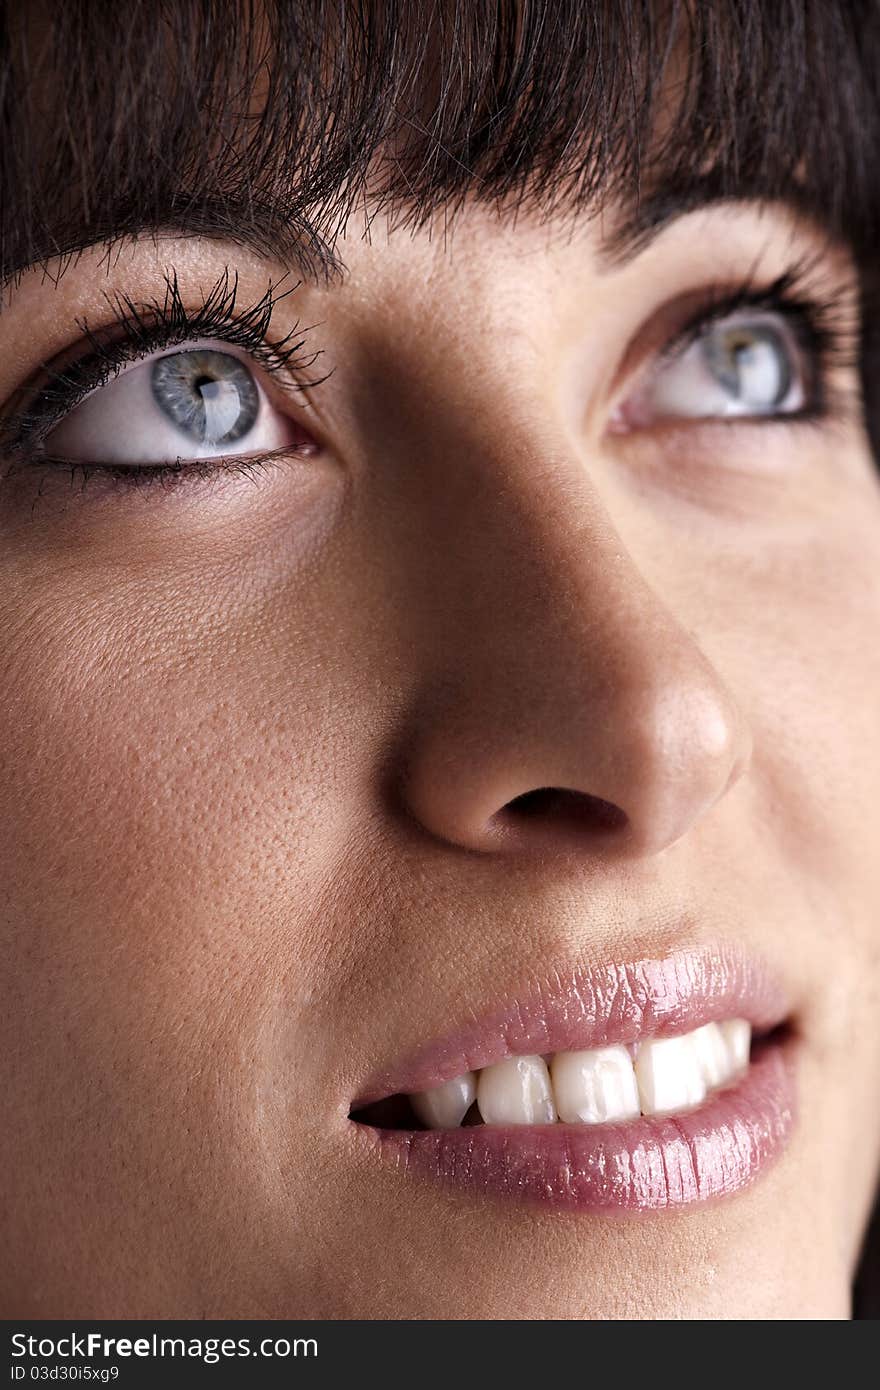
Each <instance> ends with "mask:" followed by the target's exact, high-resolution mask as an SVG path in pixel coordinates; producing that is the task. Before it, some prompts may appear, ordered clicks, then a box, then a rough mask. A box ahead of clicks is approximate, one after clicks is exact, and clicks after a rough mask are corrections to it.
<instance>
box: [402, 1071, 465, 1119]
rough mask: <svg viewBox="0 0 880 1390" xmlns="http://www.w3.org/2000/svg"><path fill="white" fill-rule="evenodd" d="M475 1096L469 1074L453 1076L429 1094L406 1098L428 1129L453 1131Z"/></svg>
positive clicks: (424, 1092) (422, 1092) (420, 1093)
mask: <svg viewBox="0 0 880 1390" xmlns="http://www.w3.org/2000/svg"><path fill="white" fill-rule="evenodd" d="M476 1095H477V1078H476V1077H475V1076H474V1074H473V1072H472V1071H466V1072H465V1073H464V1075H463V1076H454V1077H453V1078H452V1080H451V1081H444V1083H443V1085H442V1086H435V1087H434V1088H433V1089H432V1090H430V1091H418V1092H417V1093H416V1094H415V1095H412V1096H410V1098H409V1099H410V1104H411V1105H412V1108H413V1110H414V1111H415V1112H416V1114H417V1115H418V1117H419V1119H420V1120H421V1122H422V1124H423V1125H427V1126H428V1128H429V1129H457V1128H458V1126H459V1125H460V1124H461V1122H462V1120H463V1119H464V1117H465V1115H466V1114H467V1112H468V1110H470V1108H471V1106H472V1105H473V1103H474V1100H475V1099H476Z"/></svg>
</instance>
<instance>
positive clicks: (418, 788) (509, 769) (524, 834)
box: [406, 655, 752, 856]
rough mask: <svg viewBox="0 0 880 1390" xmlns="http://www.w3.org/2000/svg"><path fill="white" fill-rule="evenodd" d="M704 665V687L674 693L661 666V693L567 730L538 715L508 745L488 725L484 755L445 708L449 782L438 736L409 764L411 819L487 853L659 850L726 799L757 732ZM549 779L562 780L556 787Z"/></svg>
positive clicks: (640, 694)
mask: <svg viewBox="0 0 880 1390" xmlns="http://www.w3.org/2000/svg"><path fill="white" fill-rule="evenodd" d="M696 661H697V665H698V667H699V668H700V669H701V670H703V671H705V673H706V674H705V679H704V681H703V682H701V681H699V680H697V681H694V680H693V678H692V679H691V680H690V681H689V682H688V683H687V686H686V688H682V686H681V685H676V684H675V682H674V681H672V682H670V683H667V684H664V672H663V669H662V662H661V663H660V669H659V671H657V672H655V679H654V682H653V684H652V682H651V681H648V680H646V681H645V683H644V684H643V685H642V686H641V687H640V688H638V689H636V690H635V691H633V690H630V691H629V692H628V693H627V692H626V691H624V690H621V691H619V692H618V698H617V699H615V700H613V702H612V703H613V708H612V709H611V710H610V711H609V710H604V709H603V708H602V701H601V700H594V701H593V702H590V701H586V702H585V705H584V707H583V708H582V709H581V710H580V711H579V716H580V717H579V718H578V719H577V721H576V724H575V725H573V724H572V723H570V724H569V726H568V731H567V732H566V730H565V727H564V725H563V724H562V723H561V722H560V719H559V718H558V716H557V718H556V720H555V721H553V720H552V719H551V718H549V717H548V718H547V719H546V720H540V716H539V717H538V722H536V723H534V724H533V725H531V726H530V727H529V728H528V729H527V730H526V731H525V732H524V733H523V734H522V735H520V736H519V737H513V738H512V739H510V740H509V741H507V740H505V739H504V737H503V732H504V726H503V724H502V725H499V724H497V723H496V725H495V727H494V730H490V729H489V727H488V726H484V728H483V743H482V748H481V749H480V748H479V746H478V745H477V743H476V741H475V739H474V735H475V734H476V733H477V730H475V729H473V728H472V729H471V730H470V731H469V732H468V731H466V730H465V728H464V727H463V725H462V724H461V723H460V722H458V721H457V720H455V718H454V716H453V711H452V709H451V708H449V707H448V706H447V710H446V717H445V718H442V717H440V718H438V719H436V720H435V721H432V732H433V733H434V734H437V733H438V731H439V730H440V729H441V728H445V735H444V736H441V741H440V744H439V745H435V746H434V749H435V751H436V752H438V753H439V752H440V749H441V748H442V749H443V753H442V764H443V765H442V772H441V770H440V766H439V763H438V762H437V761H435V760H434V757H433V756H432V755H431V742H430V736H429V741H428V743H427V744H426V743H424V742H423V744H422V747H421V750H420V753H419V755H418V756H417V757H416V758H415V759H414V760H409V761H408V767H409V774H408V780H407V786H406V798H407V801H408V804H409V808H410V811H411V812H412V813H414V814H415V815H416V817H417V819H418V820H419V821H420V822H421V824H422V825H423V826H424V827H425V828H426V829H428V830H429V831H430V832H431V833H432V834H433V835H435V836H436V837H438V838H440V839H443V840H445V841H447V842H450V843H453V844H457V845H459V846H462V847H464V848H468V849H471V850H477V851H482V852H496V853H497V852H506V853H526V852H541V853H551V852H554V851H557V850H560V851H561V850H566V851H581V852H588V851H592V852H602V853H603V854H609V853H611V854H615V853H616V854H626V855H628V856H647V855H653V854H657V853H659V852H661V851H662V850H664V849H666V848H668V847H669V846H671V845H673V844H674V843H675V842H676V841H677V840H679V839H680V838H681V837H682V836H684V835H685V834H686V833H687V832H688V830H689V828H690V827H691V826H692V825H693V824H694V822H695V821H696V820H697V819H699V818H700V817H701V816H702V815H704V814H706V813H707V812H708V811H709V810H710V809H711V807H712V806H713V805H715V803H716V802H718V801H719V800H721V799H722V798H723V797H724V796H725V795H726V794H727V792H728V791H729V789H730V788H731V787H732V786H733V785H734V784H735V783H736V782H737V781H738V780H739V778H740V777H741V776H742V775H743V773H744V772H745V770H746V769H747V767H748V765H749V763H750V760H751V752H752V739H751V734H750V731H749V729H748V727H747V725H746V724H745V722H744V720H743V719H742V718H741V717H740V716H739V712H738V710H737V708H736V706H735V705H734V704H733V703H732V701H730V700H729V699H728V698H727V697H726V694H725V691H724V688H723V687H722V686H720V684H719V682H718V680H717V677H714V676H713V674H712V668H711V667H709V666H708V663H707V662H706V661H705V658H703V657H702V656H701V655H698V656H697V658H696ZM666 674H667V675H668V673H666ZM658 680H659V689H658ZM462 709H463V707H462V706H459V709H458V714H459V716H460V715H461V713H462ZM455 723H457V724H458V729H457V732H455V733H453V726H454V724H455ZM573 727H574V728H575V729H576V732H575V733H572V732H571V730H572V728H573ZM467 746H470V752H469V753H468V754H466V755H464V756H463V757H462V756H458V754H460V753H461V750H462V749H464V748H465V747H467ZM550 769H554V770H556V771H558V772H559V773H560V776H559V778H558V779H557V780H555V781H551V780H550V779H549V778H548V777H546V773H547V772H548V771H549V770H550ZM542 772H543V773H544V774H545V776H544V777H543V778H542V777H541V773H542ZM566 773H567V774H568V776H565V774H566ZM572 774H574V775H572Z"/></svg>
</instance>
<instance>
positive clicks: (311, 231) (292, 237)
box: [2, 195, 345, 289]
mask: <svg viewBox="0 0 880 1390" xmlns="http://www.w3.org/2000/svg"><path fill="white" fill-rule="evenodd" d="M148 236H151V237H154V238H159V237H174V238H177V239H181V240H186V239H189V238H200V237H204V238H209V239H211V240H213V241H225V242H229V243H231V244H233V245H238V246H247V247H249V248H250V249H251V250H252V251H255V252H256V253H257V254H258V255H259V256H262V257H265V258H267V259H271V260H281V261H283V262H284V263H285V265H286V266H289V267H291V268H295V269H296V271H297V273H298V274H299V275H300V277H301V278H302V279H303V280H307V281H310V282H312V283H315V284H332V283H333V282H334V281H337V280H339V279H341V278H342V277H343V275H344V272H345V266H344V263H343V261H342V259H341V258H340V256H339V255H338V253H337V252H336V251H335V249H334V247H333V245H332V244H331V243H330V241H328V240H327V238H326V235H324V234H322V233H321V231H320V230H319V228H318V226H317V225H316V224H314V223H313V222H311V221H310V220H309V219H308V218H306V217H305V216H304V215H303V214H302V213H300V212H296V213H293V212H292V211H291V210H290V208H289V207H286V206H285V205H284V204H283V203H282V202H281V201H280V200H279V201H277V202H272V203H267V202H258V201H255V200H249V201H247V202H244V201H241V200H239V199H225V198H224V199H218V198H206V197H198V196H190V195H181V196H179V197H177V196H174V197H172V198H171V199H170V200H169V201H168V202H167V203H166V205H165V206H159V207H154V208H153V209H152V210H151V215H150V217H149V219H145V218H144V217H143V216H141V215H131V214H128V215H127V214H126V210H125V209H119V210H118V212H117V213H115V214H113V213H111V215H110V216H109V217H108V218H106V219H104V220H103V221H101V222H94V221H91V220H89V219H88V218H85V217H80V218H76V217H70V218H68V219H67V220H66V221H64V220H62V221H61V223H60V225H58V226H57V227H56V228H54V229H53V230H52V231H51V233H50V234H49V235H48V236H47V237H46V239H45V240H44V241H43V242H42V243H41V244H38V245H34V246H30V247H27V248H25V249H23V250H22V252H21V253H20V254H19V256H18V257H17V259H16V260H15V261H14V262H13V263H12V264H11V265H10V266H9V267H8V268H7V271H6V274H5V275H4V277H3V280H2V288H4V289H5V288H7V287H8V286H9V285H10V284H14V283H15V282H16V280H17V279H18V278H19V276H20V275H21V274H22V273H23V272H24V271H25V270H27V269H29V268H30V267H32V266H44V267H48V266H50V265H53V264H54V263H56V262H59V263H60V269H59V271H58V276H57V278H60V276H61V275H62V274H64V272H65V270H66V269H67V266H68V265H69V264H71V263H73V262H75V261H76V260H77V259H78V258H79V256H81V255H83V254H84V253H85V252H87V251H90V250H93V249H95V248H97V247H103V248H104V251H105V255H106V256H107V257H108V258H109V257H112V255H113V252H114V249H116V248H119V247H121V246H122V245H123V244H124V243H125V242H126V241H128V240H135V239H139V238H142V237H148ZM53 278H55V277H53Z"/></svg>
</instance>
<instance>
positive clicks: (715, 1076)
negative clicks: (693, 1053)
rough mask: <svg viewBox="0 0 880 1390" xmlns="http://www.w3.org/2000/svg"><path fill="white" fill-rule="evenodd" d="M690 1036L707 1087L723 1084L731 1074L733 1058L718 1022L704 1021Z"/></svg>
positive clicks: (709, 1088) (710, 1088) (711, 1088)
mask: <svg viewBox="0 0 880 1390" xmlns="http://www.w3.org/2000/svg"><path fill="white" fill-rule="evenodd" d="M690 1038H691V1041H692V1042H693V1044H694V1047H695V1048H696V1050H697V1056H698V1057H699V1059H700V1067H701V1069H702V1073H703V1080H704V1081H705V1083H706V1087H707V1089H708V1090H710V1091H711V1090H713V1089H714V1087H716V1086H723V1085H724V1083H725V1081H728V1080H729V1079H730V1077H731V1076H732V1075H733V1059H732V1057H731V1055H730V1048H729V1047H728V1046H727V1043H726V1042H725V1041H724V1034H723V1033H722V1032H721V1029H720V1028H719V1027H718V1024H717V1023H706V1024H704V1026H703V1027H702V1028H697V1029H696V1031H695V1032H693V1033H691V1034H690Z"/></svg>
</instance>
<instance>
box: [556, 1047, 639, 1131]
mask: <svg viewBox="0 0 880 1390" xmlns="http://www.w3.org/2000/svg"><path fill="white" fill-rule="evenodd" d="M552 1076H553V1094H554V1096H555V1097H556V1107H557V1109H558V1111H559V1118H560V1120H563V1121H565V1122H566V1123H567V1124H585V1125H597V1124H602V1123H603V1121H606V1120H631V1119H634V1118H635V1116H636V1115H638V1113H639V1092H638V1087H637V1086H636V1075H635V1072H634V1071H633V1062H632V1057H631V1056H630V1055H629V1053H628V1052H627V1050H626V1048H625V1047H597V1048H594V1049H593V1050H592V1051H590V1052H558V1053H557V1054H556V1056H555V1057H554V1058H553V1064H552Z"/></svg>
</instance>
